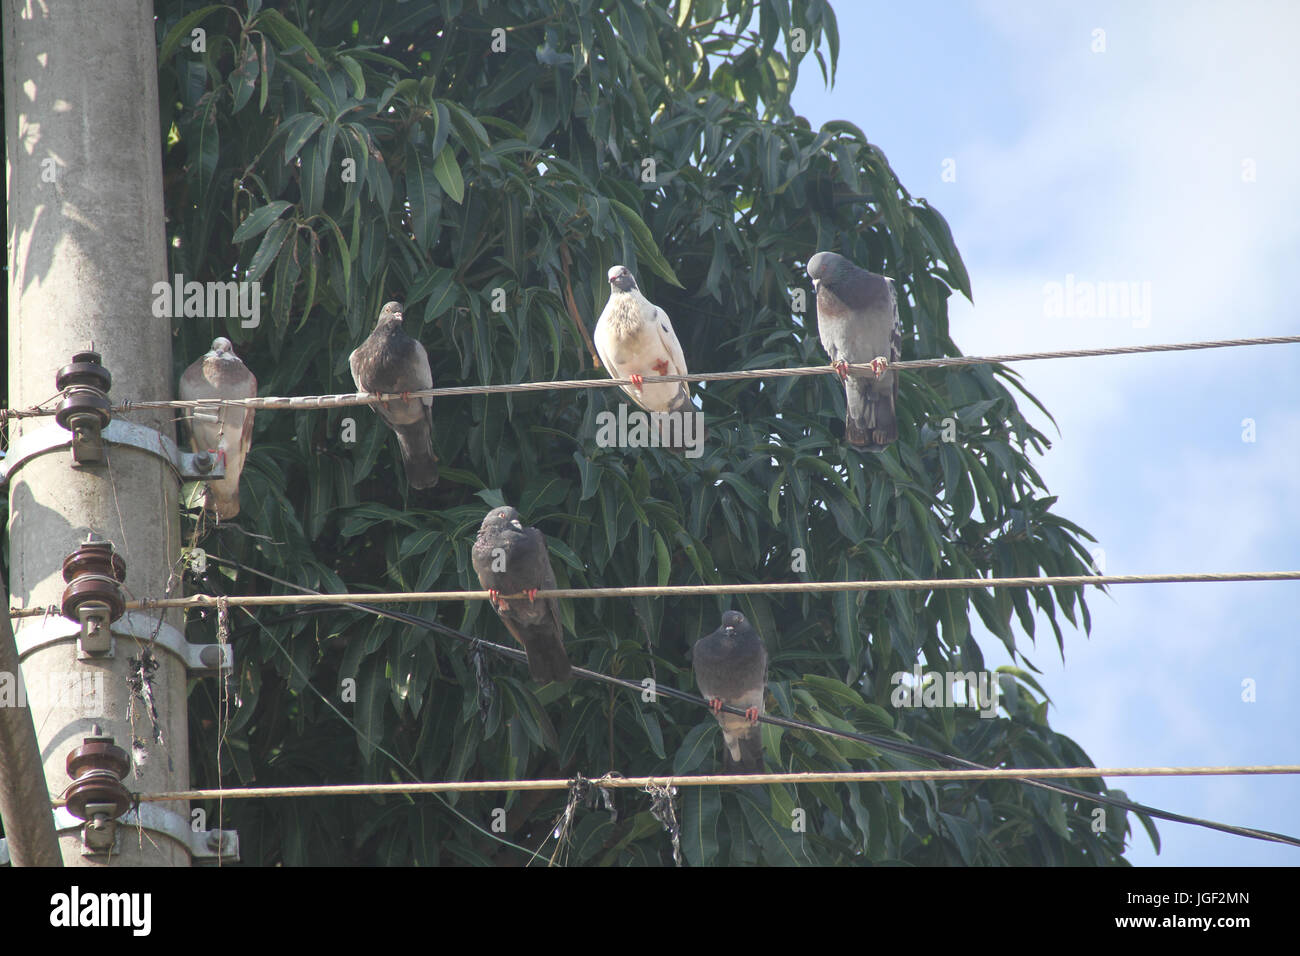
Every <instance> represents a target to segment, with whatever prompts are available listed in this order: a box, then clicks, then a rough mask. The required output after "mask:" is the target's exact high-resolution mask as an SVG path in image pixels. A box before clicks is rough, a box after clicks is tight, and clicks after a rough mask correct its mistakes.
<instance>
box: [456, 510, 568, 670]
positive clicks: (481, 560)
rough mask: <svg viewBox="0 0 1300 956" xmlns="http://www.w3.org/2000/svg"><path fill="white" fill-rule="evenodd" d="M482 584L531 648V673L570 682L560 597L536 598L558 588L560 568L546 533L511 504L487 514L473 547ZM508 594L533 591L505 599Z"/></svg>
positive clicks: (504, 619)
mask: <svg viewBox="0 0 1300 956" xmlns="http://www.w3.org/2000/svg"><path fill="white" fill-rule="evenodd" d="M471 558H472V560H473V562H474V570H475V571H476V572H478V579H479V583H480V584H481V585H482V586H483V588H484V590H486V591H488V592H489V594H490V599H491V601H492V607H493V608H494V609H495V610H496V612H497V615H498V616H499V617H500V618H501V623H502V624H504V625H505V626H506V630H508V631H509V632H510V633H511V634H513V635H514V638H515V640H517V641H518V642H519V643H520V644H522V645H523V647H524V650H525V651H526V652H527V653H528V672H529V673H530V674H532V675H533V680H535V681H537V682H538V683H540V684H545V683H546V682H547V681H553V680H557V681H566V680H568V679H569V678H570V677H571V676H572V675H571V673H570V666H569V657H568V655H567V654H565V653H564V630H563V628H562V627H561V625H560V608H559V605H557V604H556V603H555V599H554V598H542V599H541V600H535V599H534V597H533V594H534V593H535V592H537V591H540V590H547V589H550V588H554V587H555V572H554V570H552V568H551V558H550V555H549V554H548V553H547V551H546V536H545V535H544V534H542V533H541V532H540V531H538V530H537V529H536V528H529V527H526V526H525V525H524V524H523V523H522V522H521V521H520V520H519V512H518V511H516V510H515V509H514V508H511V507H509V506H506V507H504V508H495V509H493V510H492V511H489V512H488V513H487V516H486V517H485V518H484V519H483V524H482V525H481V526H480V527H479V529H478V537H477V538H476V539H475V540H474V548H473V551H472V552H471ZM502 594H528V595H529V597H527V598H512V599H509V600H507V599H505V598H502V597H501V596H500V595H502Z"/></svg>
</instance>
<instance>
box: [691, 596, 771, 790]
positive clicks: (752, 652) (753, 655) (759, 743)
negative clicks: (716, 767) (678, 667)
mask: <svg viewBox="0 0 1300 956" xmlns="http://www.w3.org/2000/svg"><path fill="white" fill-rule="evenodd" d="M691 657H692V659H693V662H694V665H695V683H696V684H697V685H698V686H699V688H700V693H701V694H703V695H704V696H705V697H706V698H708V701H709V706H710V707H711V708H712V710H713V713H714V714H715V715H716V716H717V718H718V724H719V725H720V726H721V727H722V739H723V741H724V742H725V743H726V745H727V746H726V750H725V752H724V754H723V758H722V768H723V770H724V771H725V772H727V773H762V772H763V733H762V730H763V728H762V727H761V726H760V725H759V723H758V716H759V714H761V713H763V709H764V704H763V698H764V697H765V696H766V692H767V648H765V647H764V646H763V639H762V638H761V637H759V636H758V632H757V631H755V630H754V628H753V627H752V626H751V625H750V623H749V622H748V621H747V620H745V615H743V614H741V613H740V612H739V611H728V612H727V613H726V614H724V615H722V626H721V627H719V628H718V629H717V630H716V631H714V632H713V633H712V634H709V635H707V636H705V637H702V638H700V639H699V640H698V641H696V642H695V647H694V648H693V650H692V651H691ZM723 704H727V705H728V706H730V707H737V708H740V709H742V710H744V711H745V716H743V717H742V716H740V715H739V714H728V713H723V711H722V705H723Z"/></svg>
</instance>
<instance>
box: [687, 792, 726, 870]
mask: <svg viewBox="0 0 1300 956" xmlns="http://www.w3.org/2000/svg"><path fill="white" fill-rule="evenodd" d="M721 813H722V796H721V794H720V793H719V789H718V788H717V787H682V855H683V856H685V857H686V861H687V862H688V863H689V864H690V865H691V866H712V865H713V863H714V862H715V860H716V859H717V856H718V817H719V816H721Z"/></svg>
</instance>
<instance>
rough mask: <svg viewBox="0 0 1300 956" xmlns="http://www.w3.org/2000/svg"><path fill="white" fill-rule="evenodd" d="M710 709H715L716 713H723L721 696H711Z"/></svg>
mask: <svg viewBox="0 0 1300 956" xmlns="http://www.w3.org/2000/svg"><path fill="white" fill-rule="evenodd" d="M709 710H711V711H713V712H714V713H715V714H720V713H722V700H721V698H718V697H710V698H709Z"/></svg>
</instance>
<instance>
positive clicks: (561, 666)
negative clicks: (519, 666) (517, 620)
mask: <svg viewBox="0 0 1300 956" xmlns="http://www.w3.org/2000/svg"><path fill="white" fill-rule="evenodd" d="M515 627H516V628H517V635H518V637H519V641H520V643H521V644H523V645H524V650H525V651H526V652H527V653H528V673H529V674H531V675H532V678H533V680H535V681H537V683H539V684H546V683H549V682H550V681H567V680H570V679H571V678H572V677H573V668H572V667H571V666H570V664H569V655H568V654H566V653H565V652H564V642H563V641H562V640H561V639H560V638H559V637H558V636H557V635H556V633H555V631H554V630H553V629H552V628H551V627H550V626H549V625H547V626H541V627H525V626H523V625H519V624H516V625H515Z"/></svg>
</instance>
